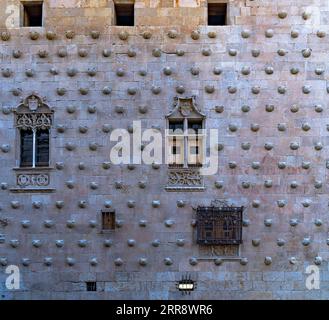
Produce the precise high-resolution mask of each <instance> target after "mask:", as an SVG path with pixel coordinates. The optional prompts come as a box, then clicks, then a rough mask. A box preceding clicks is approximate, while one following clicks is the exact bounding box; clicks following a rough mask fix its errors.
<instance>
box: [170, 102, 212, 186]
mask: <svg viewBox="0 0 329 320" xmlns="http://www.w3.org/2000/svg"><path fill="white" fill-rule="evenodd" d="M166 118H167V130H166V161H167V164H168V183H167V186H166V190H168V191H170V190H173V191H187V190H191V191H201V190H204V181H203V176H201V175H200V172H199V171H200V167H202V165H203V164H204V160H205V142H206V140H205V138H206V136H205V118H206V117H205V115H204V114H203V113H202V112H201V111H200V110H199V109H198V108H197V106H196V104H195V97H194V96H192V97H187V98H178V97H176V98H175V104H174V108H173V110H172V111H171V112H170V113H169V114H168V115H167V117H166Z"/></svg>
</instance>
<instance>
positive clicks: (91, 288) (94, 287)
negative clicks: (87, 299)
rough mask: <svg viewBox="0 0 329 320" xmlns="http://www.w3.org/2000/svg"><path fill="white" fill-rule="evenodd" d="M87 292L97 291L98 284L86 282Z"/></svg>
mask: <svg viewBox="0 0 329 320" xmlns="http://www.w3.org/2000/svg"><path fill="white" fill-rule="evenodd" d="M86 290H87V291H97V282H95V281H88V282H86Z"/></svg>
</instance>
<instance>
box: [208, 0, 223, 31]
mask: <svg viewBox="0 0 329 320" xmlns="http://www.w3.org/2000/svg"><path fill="white" fill-rule="evenodd" d="M226 13H227V4H226V3H208V25H209V26H225V25H226Z"/></svg>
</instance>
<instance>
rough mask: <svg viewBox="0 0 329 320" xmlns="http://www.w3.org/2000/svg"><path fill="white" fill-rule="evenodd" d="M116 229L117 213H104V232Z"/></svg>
mask: <svg viewBox="0 0 329 320" xmlns="http://www.w3.org/2000/svg"><path fill="white" fill-rule="evenodd" d="M114 229H115V211H102V230H114Z"/></svg>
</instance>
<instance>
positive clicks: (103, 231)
mask: <svg viewBox="0 0 329 320" xmlns="http://www.w3.org/2000/svg"><path fill="white" fill-rule="evenodd" d="M114 232H115V229H113V230H101V231H100V234H111V233H114Z"/></svg>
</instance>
